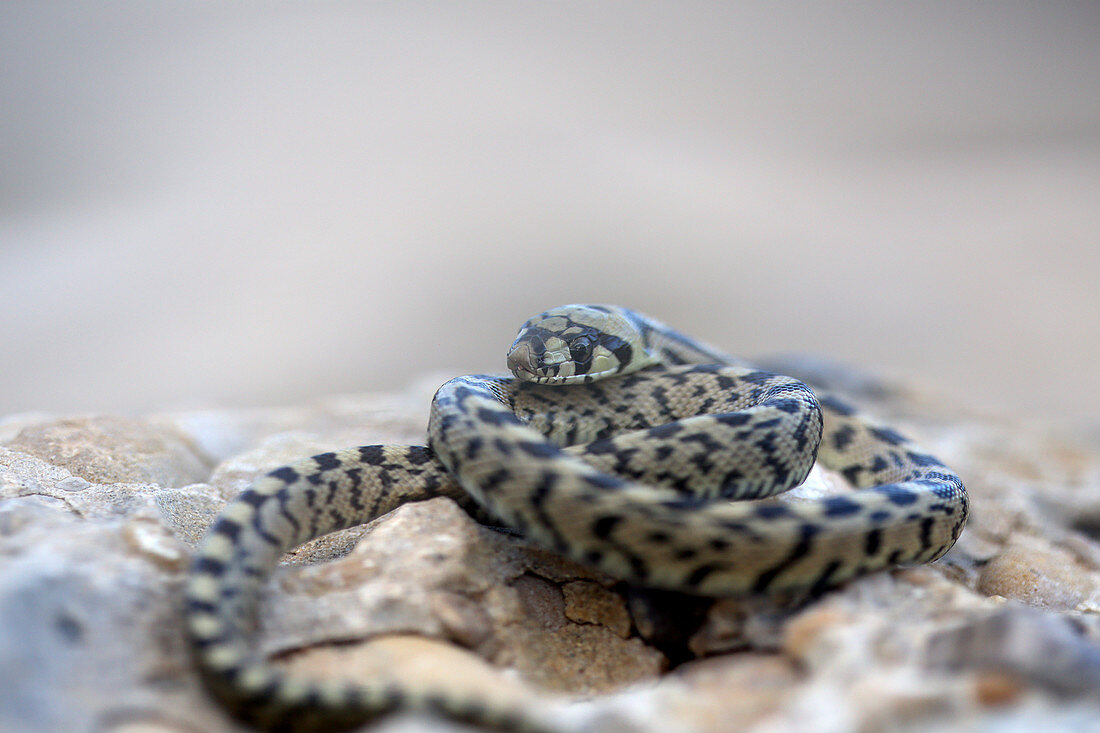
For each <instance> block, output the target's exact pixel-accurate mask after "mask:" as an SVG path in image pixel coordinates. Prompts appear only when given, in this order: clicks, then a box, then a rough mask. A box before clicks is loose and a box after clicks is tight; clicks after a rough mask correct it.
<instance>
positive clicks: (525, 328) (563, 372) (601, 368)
mask: <svg viewBox="0 0 1100 733" xmlns="http://www.w3.org/2000/svg"><path fill="white" fill-rule="evenodd" d="M631 316H632V314H631V312H630V311H628V310H627V309H625V308H619V307H617V306H610V305H563V306H561V307H560V308H553V309H551V310H548V311H546V312H544V313H540V314H539V315H537V316H535V317H534V318H532V319H530V320H528V321H527V322H526V323H524V324H523V325H522V326H521V327H520V329H519V335H518V336H516V340H515V341H514V342H512V347H511V348H510V349H509V350H508V369H510V370H511V372H512V374H514V375H515V376H516V378H517V379H520V380H522V381H525V382H536V383H538V384H581V383H587V382H592V381H595V380H597V379H602V378H604V377H608V376H611V375H614V374H625V373H627V372H632V371H635V370H637V369H641V368H642V367H644V366H649V365H650V364H653V363H654V361H655V360H654V357H653V356H652V355H651V354H650V353H649V352H648V351H647V350H646V343H645V332H644V329H643V327H642V325H641V324H640V322H639V321H638V320H637V319H636V318H632V317H631Z"/></svg>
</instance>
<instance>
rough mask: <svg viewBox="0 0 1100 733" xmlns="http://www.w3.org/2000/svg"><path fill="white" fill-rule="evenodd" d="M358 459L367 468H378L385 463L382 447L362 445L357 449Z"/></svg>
mask: <svg viewBox="0 0 1100 733" xmlns="http://www.w3.org/2000/svg"><path fill="white" fill-rule="evenodd" d="M359 459H360V460H361V461H362V462H363V463H365V464H367V465H368V466H380V465H382V464H383V463H385V461H386V457H385V455H384V453H383V450H382V446H380V445H364V446H362V447H360V448H359Z"/></svg>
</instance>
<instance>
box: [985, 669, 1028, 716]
mask: <svg viewBox="0 0 1100 733" xmlns="http://www.w3.org/2000/svg"><path fill="white" fill-rule="evenodd" d="M972 685H973V689H974V698H975V699H976V700H977V701H978V704H979V705H982V706H983V707H1002V706H1005V705H1011V704H1012V703H1014V702H1016V701H1017V700H1019V699H1020V696H1021V695H1023V694H1024V691H1025V690H1026V689H1027V685H1026V683H1025V682H1024V681H1023V680H1022V679H1020V678H1019V677H1018V676H1016V675H1014V674H1010V673H1006V672H996V671H991V670H986V671H982V672H978V673H977V674H976V675H975V676H974V680H973V682H972Z"/></svg>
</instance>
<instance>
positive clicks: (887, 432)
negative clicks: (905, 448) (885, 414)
mask: <svg viewBox="0 0 1100 733" xmlns="http://www.w3.org/2000/svg"><path fill="white" fill-rule="evenodd" d="M867 432H869V433H870V434H871V435H873V436H875V437H876V438H878V439H879V440H881V441H883V442H885V443H889V444H890V445H901V444H902V443H907V442H908V441H907V440H906V439H905V437H904V436H903V435H902V434H901V433H899V432H897V431H896V430H891V429H890V428H884V427H878V428H868V429H867Z"/></svg>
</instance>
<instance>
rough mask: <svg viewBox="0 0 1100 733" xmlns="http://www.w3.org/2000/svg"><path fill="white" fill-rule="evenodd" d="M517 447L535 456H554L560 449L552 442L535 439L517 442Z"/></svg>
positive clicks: (596, 450) (595, 451) (594, 451)
mask: <svg viewBox="0 0 1100 733" xmlns="http://www.w3.org/2000/svg"><path fill="white" fill-rule="evenodd" d="M516 447H517V448H519V449H520V450H521V451H523V452H524V453H526V454H528V455H531V456H534V457H535V458H552V457H553V456H554V455H556V454H557V452H558V449H557V448H556V447H554V446H553V445H551V444H550V443H543V442H539V441H535V440H525V441H522V442H520V443H517V444H516ZM592 452H593V453H598V452H599V450H598V449H595V450H593V451H592Z"/></svg>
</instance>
